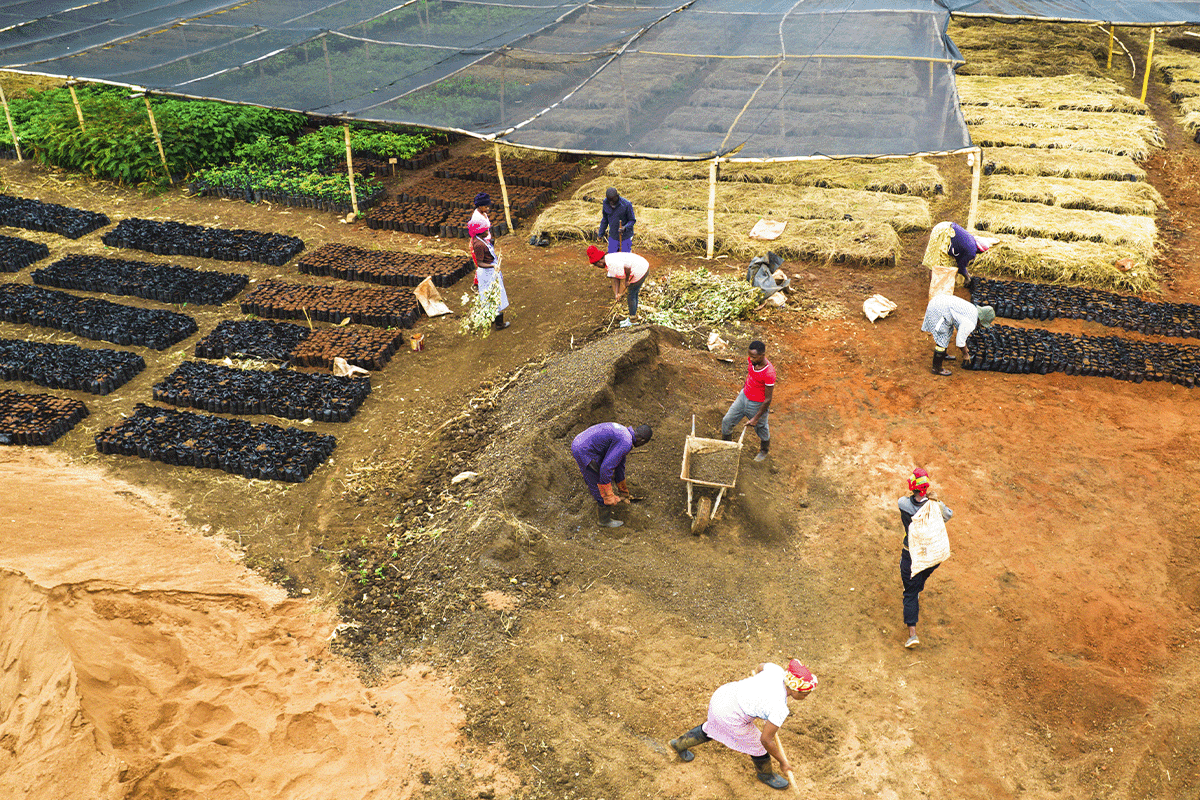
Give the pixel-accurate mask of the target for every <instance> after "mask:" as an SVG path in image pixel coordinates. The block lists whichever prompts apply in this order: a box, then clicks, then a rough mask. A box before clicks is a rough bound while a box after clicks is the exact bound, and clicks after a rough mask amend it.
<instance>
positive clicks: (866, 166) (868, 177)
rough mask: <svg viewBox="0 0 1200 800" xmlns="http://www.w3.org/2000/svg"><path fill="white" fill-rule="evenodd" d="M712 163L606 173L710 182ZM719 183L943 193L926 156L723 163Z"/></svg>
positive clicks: (620, 162) (634, 161) (645, 164)
mask: <svg viewBox="0 0 1200 800" xmlns="http://www.w3.org/2000/svg"><path fill="white" fill-rule="evenodd" d="M708 168H709V162H708V161H650V160H647V159H641V158H618V159H614V160H613V162H612V163H611V164H609V165H608V170H607V171H608V174H610V175H615V176H618V177H622V178H631V179H635V180H703V181H707V180H708ZM719 180H721V181H729V182H745V183H785V184H793V185H796V186H818V187H821V188H825V189H857V190H859V191H864V192H887V193H889V194H911V195H917V196H920V197H933V196H934V195H939V194H941V193H942V191H943V188H942V187H943V185H944V182H943V181H942V175H941V173H940V172H938V169H937V167H935V166H934V165H933V164H931V163H929V162H928V161H926V160H924V159H922V158H879V159H861V158H855V159H849V158H848V159H819V160H814V161H779V162H775V163H771V164H753V163H741V162H733V163H728V164H722V165H721V170H720V173H719Z"/></svg>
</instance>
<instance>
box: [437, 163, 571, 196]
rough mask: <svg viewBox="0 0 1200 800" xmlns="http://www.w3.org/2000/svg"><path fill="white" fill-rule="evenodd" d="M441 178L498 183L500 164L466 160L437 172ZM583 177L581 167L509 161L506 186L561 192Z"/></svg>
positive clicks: (505, 179)
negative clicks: (560, 189)
mask: <svg viewBox="0 0 1200 800" xmlns="http://www.w3.org/2000/svg"><path fill="white" fill-rule="evenodd" d="M433 174H434V175H435V176H437V177H439V178H456V179H458V180H464V181H478V182H480V183H495V184H497V185H499V183H500V179H499V178H498V177H497V176H496V160H495V159H494V158H491V157H489V156H464V157H462V158H456V159H454V160H452V161H448V162H446V163H445V164H443V165H442V166H440V167H438V168H437V169H436V170H434V171H433ZM578 174H579V164H578V163H576V164H565V163H560V162H553V161H534V160H532V159H509V160H508V161H506V162H505V163H504V182H505V183H506V184H508V185H509V186H510V187H512V186H542V187H546V188H550V189H557V188H559V187H561V186H564V185H565V184H568V183H570V182H571V180H572V179H573V178H574V177H575V176H576V175H578Z"/></svg>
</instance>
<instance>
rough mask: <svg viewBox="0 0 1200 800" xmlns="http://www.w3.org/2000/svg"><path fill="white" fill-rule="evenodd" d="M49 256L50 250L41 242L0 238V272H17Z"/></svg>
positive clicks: (15, 237) (11, 237) (18, 238)
mask: <svg viewBox="0 0 1200 800" xmlns="http://www.w3.org/2000/svg"><path fill="white" fill-rule="evenodd" d="M49 256H50V248H49V247H47V246H46V245H44V244H42V243H41V242H31V241H29V240H28V239H22V238H20V237H17V236H0V272H18V271H20V270H23V269H25V268H26V267H28V266H29V265H30V264H36V263H37V262H38V261H41V260H42V259H43V258H49Z"/></svg>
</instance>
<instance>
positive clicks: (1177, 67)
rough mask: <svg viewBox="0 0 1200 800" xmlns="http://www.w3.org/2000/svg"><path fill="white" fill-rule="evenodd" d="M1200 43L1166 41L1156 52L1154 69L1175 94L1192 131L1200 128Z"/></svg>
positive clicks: (1177, 39)
mask: <svg viewBox="0 0 1200 800" xmlns="http://www.w3.org/2000/svg"><path fill="white" fill-rule="evenodd" d="M1198 45H1200V40H1197V39H1195V38H1193V37H1185V36H1179V37H1174V38H1171V39H1168V40H1167V41H1165V42H1163V44H1162V46H1161V49H1160V50H1157V51H1155V53H1154V67H1155V69H1156V70H1157V71H1158V74H1159V77H1161V78H1162V80H1163V83H1165V84H1167V87H1168V88H1169V89H1170V91H1171V102H1173V103H1175V104H1176V106H1177V107H1178V108H1179V117H1180V120H1181V122H1182V123H1183V124H1184V126H1185V127H1186V128H1188V130H1193V131H1194V130H1196V129H1197V128H1200V53H1197V52H1196V49H1195V48H1196V47H1197V46H1198Z"/></svg>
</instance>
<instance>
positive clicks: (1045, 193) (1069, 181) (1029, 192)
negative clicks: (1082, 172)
mask: <svg viewBox="0 0 1200 800" xmlns="http://www.w3.org/2000/svg"><path fill="white" fill-rule="evenodd" d="M979 196H980V197H981V198H983V199H985V200H1015V201H1017V202H1021V203H1043V204H1045V205H1051V206H1058V207H1060V208H1076V209H1084V210H1087V211H1111V212H1112V213H1114V214H1142V215H1145V216H1154V214H1156V213H1158V209H1159V208H1161V207H1162V206H1163V205H1164V203H1163V198H1162V195H1160V194H1159V193H1158V190H1157V189H1155V188H1154V187H1153V186H1151V185H1150V184H1148V183H1130V182H1127V181H1094V180H1093V181H1089V180H1081V179H1079V178H1042V177H1034V176H1030V175H1022V176H1019V177H1013V176H1010V175H992V176H991V177H989V178H987V179H985V181H984V183H983V185H982V186H981V187H980V191H979Z"/></svg>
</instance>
